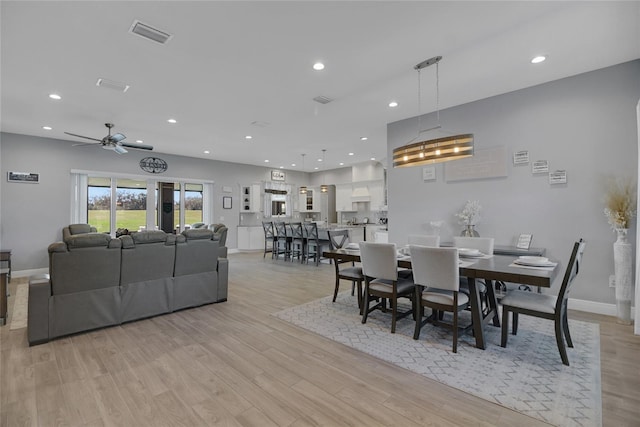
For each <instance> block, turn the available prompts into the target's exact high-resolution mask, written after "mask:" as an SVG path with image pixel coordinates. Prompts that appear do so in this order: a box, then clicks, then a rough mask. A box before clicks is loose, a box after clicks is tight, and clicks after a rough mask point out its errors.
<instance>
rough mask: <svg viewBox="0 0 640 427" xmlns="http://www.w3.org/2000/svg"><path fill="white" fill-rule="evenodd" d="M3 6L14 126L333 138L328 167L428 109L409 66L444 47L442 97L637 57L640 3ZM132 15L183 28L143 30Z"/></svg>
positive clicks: (223, 137)
mask: <svg viewBox="0 0 640 427" xmlns="http://www.w3.org/2000/svg"><path fill="white" fill-rule="evenodd" d="M0 12H1V15H2V16H1V19H2V21H1V25H2V27H1V37H2V38H1V42H2V51H1V55H2V57H1V61H2V62H1V91H2V98H1V102H2V104H1V111H0V112H1V122H0V126H1V129H2V131H3V132H12V133H21V134H27V135H36V136H44V137H52V138H58V139H66V140H69V141H73V142H74V143H78V142H81V140H79V139H78V138H73V137H69V136H67V135H65V134H64V133H63V132H64V131H68V132H73V133H77V134H82V135H87V136H92V137H96V138H102V137H103V136H104V135H106V128H105V127H104V123H105V122H112V123H115V125H116V127H115V131H116V132H121V133H124V134H125V135H127V140H126V141H127V142H135V141H136V140H138V139H141V140H144V143H145V144H151V145H153V146H154V147H155V152H156V153H171V154H180V155H186V156H192V157H201V158H212V159H218V160H224V161H229V162H238V163H246V164H253V165H260V166H269V167H276V168H277V167H280V166H284V168H285V169H298V170H299V169H300V167H301V165H300V163H301V158H302V156H301V155H302V154H303V153H305V154H307V156H306V160H305V170H306V171H313V167H315V166H317V165H318V162H317V159H318V158H321V157H322V152H321V150H322V149H326V150H327V151H326V162H325V166H324V168H325V169H332V168H335V167H339V166H338V165H339V162H345V165H349V164H352V163H356V162H361V161H365V160H369V159H370V158H371V157H375V158H377V159H378V160H382V161H383V162H384V161H385V159H384V157H385V156H386V124H387V123H390V122H394V121H397V120H401V119H404V118H408V117H413V116H416V115H417V114H418V112H419V109H418V89H417V88H418V86H417V84H418V74H417V72H416V71H414V70H413V66H414V65H415V64H417V63H418V62H421V61H423V60H425V59H427V58H430V57H432V56H436V55H442V56H443V57H444V58H443V60H442V61H441V62H440V65H439V67H440V68H439V75H440V108H441V109H443V108H447V107H451V106H454V105H460V104H463V103H467V102H470V101H474V100H477V99H482V98H486V97H489V96H493V95H497V94H501V93H506V92H510V91H513V90H517V89H521V88H524V87H529V86H533V85H537V84H540V83H544V82H547V81H551V80H556V79H559V78H563V77H567V76H571V75H575V74H579V73H582V72H586V71H590V70H595V69H599V68H603V67H606V66H610V65H614V64H618V63H622V62H626V61H630V60H633V59H637V58H640V2H637V1H634V2H550V1H549V2H483V1H473V2H395V1H387V2H382V1H378V2H364V1H352V2H328V1H318V2H311V1H298V2H270V1H257V2H213V1H200V2H180V1H141V2H124V1H123V2H112V1H109V2H107V1H90V2H57V1H55V2H54V1H45V2H34V1H2V2H1V10H0ZM136 19H139V20H141V21H142V22H144V23H146V24H149V25H151V26H154V27H156V28H158V29H161V30H164V31H166V32H169V33H171V34H173V35H174V36H173V38H172V39H171V40H170V41H169V42H168V43H167V44H166V45H159V44H156V43H154V42H151V41H148V40H146V39H143V38H140V37H138V36H136V35H132V34H130V33H129V32H128V30H129V28H130V26H131V24H132V23H133V22H134V20H136ZM540 53H543V54H547V55H548V57H549V59H548V60H547V61H546V62H544V63H542V64H539V65H532V64H530V62H529V60H530V59H531V58H532V57H533V56H534V55H537V54H540ZM318 60H321V61H323V62H324V63H325V64H326V68H325V70H324V71H321V72H317V71H314V70H313V69H312V65H313V63H314V62H316V61H318ZM98 78H106V79H110V80H115V81H120V82H124V83H126V84H128V85H130V86H131V88H130V89H129V90H128V91H127V92H126V93H121V92H116V91H114V90H110V89H105V88H99V87H97V86H96V84H95V83H96V81H97V79H98ZM421 81H422V91H421V94H422V95H421V97H422V109H421V110H420V111H422V113H427V112H431V111H434V110H435V109H436V101H435V86H436V83H435V82H436V79H435V67H429V68H427V69H425V70H424V71H423V72H422V79H421ZM52 92H55V93H59V94H60V95H61V96H62V97H63V98H62V100H61V101H53V100H51V99H49V98H48V94H50V93H52ZM318 95H323V96H327V97H330V98H333V99H334V101H333V102H331V103H329V104H326V105H322V104H318V103H316V102H314V101H313V100H312V98H314V97H315V96H318ZM391 100H396V101H397V102H399V106H398V107H397V108H394V109H392V108H389V107H388V103H389V101H391ZM170 117H173V118H175V119H177V120H178V123H177V124H173V125H172V124H168V123H167V121H166V120H167V119H168V118H170ZM496 119H499V117H497V118H496ZM255 121H259V122H265V123H268V125H267V126H266V127H258V126H255V125H252V124H251V123H252V122H255ZM441 121H442V124H443V127H447V128H455V123H448V122H447V121H446V115H443V116H442V117H441ZM44 125H49V126H51V127H53V130H51V131H45V130H43V129H42V126H44ZM464 131H471V132H472V131H473V129H464ZM245 135H252V136H253V139H251V140H250V141H247V140H245ZM362 136H366V137H368V140H367V141H364V142H363V141H361V140H360V137H362ZM91 149H92V148H91ZM204 150H210V151H211V154H209V155H206V154H203V151H204ZM349 152H353V153H355V155H353V156H348V153H349ZM114 156H116V154H115V153H114ZM265 159H268V160H270V162H269V163H268V164H265V162H264V160H265ZM292 163H296V164H297V166H296V167H292V166H291V164H292Z"/></svg>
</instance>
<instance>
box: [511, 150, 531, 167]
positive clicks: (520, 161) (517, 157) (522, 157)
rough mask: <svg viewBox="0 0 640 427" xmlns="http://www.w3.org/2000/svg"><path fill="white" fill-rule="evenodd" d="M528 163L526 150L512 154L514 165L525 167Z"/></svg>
mask: <svg viewBox="0 0 640 427" xmlns="http://www.w3.org/2000/svg"><path fill="white" fill-rule="evenodd" d="M528 163H529V152H528V151H526V150H523V151H516V152H515V153H513V164H514V165H526V164H528Z"/></svg>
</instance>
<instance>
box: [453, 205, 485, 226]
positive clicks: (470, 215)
mask: <svg viewBox="0 0 640 427" xmlns="http://www.w3.org/2000/svg"><path fill="white" fill-rule="evenodd" d="M481 209H482V206H480V202H479V201H477V200H467V203H466V204H465V205H464V209H462V211H460V212H458V213H457V214H456V216H457V217H458V220H459V222H460V224H465V225H476V224H477V223H479V222H480V210H481Z"/></svg>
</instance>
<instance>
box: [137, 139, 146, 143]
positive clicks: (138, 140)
mask: <svg viewBox="0 0 640 427" xmlns="http://www.w3.org/2000/svg"><path fill="white" fill-rule="evenodd" d="M136 142H137V143H138V144H142V143H143V142H144V141H143V140H141V139H136Z"/></svg>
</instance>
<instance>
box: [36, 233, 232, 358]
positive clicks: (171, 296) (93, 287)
mask: <svg viewBox="0 0 640 427" xmlns="http://www.w3.org/2000/svg"><path fill="white" fill-rule="evenodd" d="M218 244H219V242H218V240H216V239H215V237H214V233H213V231H212V230H208V229H195V230H186V231H184V232H183V233H182V234H180V235H177V236H176V235H173V234H166V233H164V232H163V231H148V232H140V233H134V234H131V235H125V236H121V237H119V238H115V239H114V238H111V237H110V236H109V235H107V234H101V233H82V234H70V233H68V234H66V235H65V241H64V242H56V243H52V244H51V245H50V246H49V249H48V250H49V275H42V276H34V277H32V278H30V280H29V306H28V326H27V328H28V333H27V335H28V340H29V344H30V345H34V344H40V343H44V342H47V341H49V340H50V339H53V338H56V337H61V336H64V335H69V334H73V333H77V332H82V331H88V330H91V329H96V328H102V327H106V326H112V325H118V324H121V323H123V322H129V321H132V320H137V319H142V318H145V317H150V316H156V315H159V314H163V313H170V312H172V311H175V310H180V309H184V308H188V307H195V306H199V305H203V304H209V303H214V302H222V301H226V300H227V286H228V275H229V267H228V260H227V259H226V247H219V246H218Z"/></svg>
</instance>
